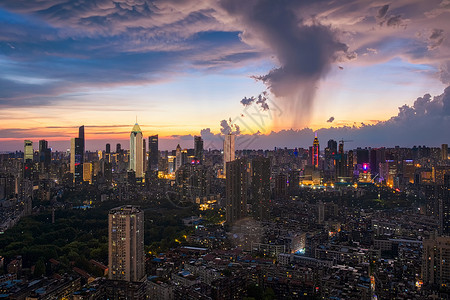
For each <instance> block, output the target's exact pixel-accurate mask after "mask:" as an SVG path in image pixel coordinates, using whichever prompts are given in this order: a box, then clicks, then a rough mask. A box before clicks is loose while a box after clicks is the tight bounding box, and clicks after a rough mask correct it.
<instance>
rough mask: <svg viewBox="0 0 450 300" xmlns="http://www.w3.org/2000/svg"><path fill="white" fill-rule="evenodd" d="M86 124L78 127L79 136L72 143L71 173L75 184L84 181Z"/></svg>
mask: <svg viewBox="0 0 450 300" xmlns="http://www.w3.org/2000/svg"><path fill="white" fill-rule="evenodd" d="M83 162H84V125H83V126H80V127H79V128H78V137H77V138H72V139H71V143H70V173H72V174H73V180H74V183H75V184H78V183H81V182H83Z"/></svg>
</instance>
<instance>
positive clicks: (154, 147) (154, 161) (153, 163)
mask: <svg viewBox="0 0 450 300" xmlns="http://www.w3.org/2000/svg"><path fill="white" fill-rule="evenodd" d="M158 162H159V152H158V135H152V136H149V137H148V169H149V170H151V171H158Z"/></svg>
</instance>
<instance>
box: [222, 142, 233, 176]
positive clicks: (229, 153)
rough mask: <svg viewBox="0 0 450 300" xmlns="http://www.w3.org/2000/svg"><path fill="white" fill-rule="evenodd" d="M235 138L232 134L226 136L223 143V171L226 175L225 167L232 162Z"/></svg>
mask: <svg viewBox="0 0 450 300" xmlns="http://www.w3.org/2000/svg"><path fill="white" fill-rule="evenodd" d="M235 139H236V136H235V135H234V134H232V133H229V134H226V135H225V139H224V141H223V171H224V174H225V175H226V171H227V168H226V165H227V162H230V161H233V160H234V142H235Z"/></svg>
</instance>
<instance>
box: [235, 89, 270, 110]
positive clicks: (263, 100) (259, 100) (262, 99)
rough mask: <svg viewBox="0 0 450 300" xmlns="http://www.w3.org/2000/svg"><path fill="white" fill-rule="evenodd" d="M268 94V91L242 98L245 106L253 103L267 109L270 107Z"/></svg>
mask: <svg viewBox="0 0 450 300" xmlns="http://www.w3.org/2000/svg"><path fill="white" fill-rule="evenodd" d="M267 97H268V94H267V92H266V91H264V92H262V93H261V94H259V95H258V97H254V96H251V97H250V98H247V97H244V98H243V99H242V100H241V104H242V105H243V106H250V105H252V104H253V103H255V104H256V105H258V106H260V108H261V110H263V111H266V110H268V109H269V104H267V100H268V98H267Z"/></svg>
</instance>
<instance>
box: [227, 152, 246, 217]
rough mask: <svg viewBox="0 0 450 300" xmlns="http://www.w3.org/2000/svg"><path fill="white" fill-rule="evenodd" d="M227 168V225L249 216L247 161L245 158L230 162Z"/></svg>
mask: <svg viewBox="0 0 450 300" xmlns="http://www.w3.org/2000/svg"><path fill="white" fill-rule="evenodd" d="M225 168H226V174H227V178H226V216H227V223H229V224H233V223H234V222H236V221H238V220H240V219H242V218H244V217H246V216H247V187H248V174H247V161H246V160H245V159H244V158H241V159H236V160H233V161H229V162H227V163H226V165H225Z"/></svg>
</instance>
